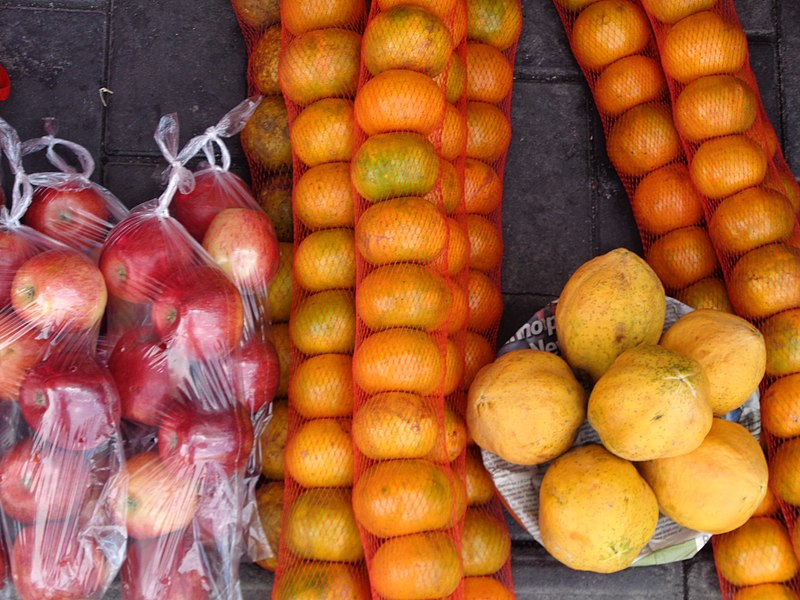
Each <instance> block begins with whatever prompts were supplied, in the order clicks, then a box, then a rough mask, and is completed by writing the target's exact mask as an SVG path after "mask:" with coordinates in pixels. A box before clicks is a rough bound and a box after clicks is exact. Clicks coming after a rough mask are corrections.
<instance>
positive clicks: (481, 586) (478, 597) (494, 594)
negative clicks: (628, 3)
mask: <svg viewBox="0 0 800 600" xmlns="http://www.w3.org/2000/svg"><path fill="white" fill-rule="evenodd" d="M589 1H590V2H593V1H594V0H589ZM514 598H515V596H514V594H512V593H511V592H510V591H509V590H508V588H506V587H505V586H504V585H503V584H502V583H500V582H499V581H498V580H497V579H492V578H491V577H465V578H464V600H514Z"/></svg>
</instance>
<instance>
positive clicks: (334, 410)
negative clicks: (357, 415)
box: [289, 354, 353, 419]
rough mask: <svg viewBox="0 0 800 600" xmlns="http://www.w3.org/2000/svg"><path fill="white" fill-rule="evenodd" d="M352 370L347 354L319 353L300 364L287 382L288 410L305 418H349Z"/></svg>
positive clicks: (351, 400) (350, 413)
mask: <svg viewBox="0 0 800 600" xmlns="http://www.w3.org/2000/svg"><path fill="white" fill-rule="evenodd" d="M352 371H353V361H352V358H351V357H350V356H349V355H348V354H319V355H317V356H312V357H310V358H308V359H307V360H304V361H302V362H301V363H300V364H299V365H298V366H297V367H296V368H295V370H294V372H293V373H292V376H291V379H290V380H289V396H290V397H291V398H292V407H293V408H294V410H295V411H297V412H298V413H299V414H300V415H302V416H304V417H306V418H308V419H317V418H322V417H350V416H352V414H353V374H352Z"/></svg>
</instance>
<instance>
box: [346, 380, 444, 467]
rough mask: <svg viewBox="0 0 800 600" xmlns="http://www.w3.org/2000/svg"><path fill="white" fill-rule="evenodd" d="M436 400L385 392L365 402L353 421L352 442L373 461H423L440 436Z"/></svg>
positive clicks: (402, 393)
mask: <svg viewBox="0 0 800 600" xmlns="http://www.w3.org/2000/svg"><path fill="white" fill-rule="evenodd" d="M436 408H437V407H436V402H435V400H429V399H425V398H423V397H422V396H418V395H416V394H408V393H404V392H385V393H382V394H375V395H374V396H372V397H370V398H369V399H368V400H367V401H366V402H364V403H363V404H362V405H361V406H360V408H359V409H358V410H357V411H356V414H355V416H354V417H353V441H354V442H355V444H356V446H358V450H359V452H361V453H362V454H363V455H364V456H366V457H368V458H372V459H374V460H389V459H392V458H424V457H425V456H427V455H428V453H429V452H430V451H431V450H432V449H433V446H434V444H435V443H436V440H437V437H438V435H439V423H438V415H437V410H436Z"/></svg>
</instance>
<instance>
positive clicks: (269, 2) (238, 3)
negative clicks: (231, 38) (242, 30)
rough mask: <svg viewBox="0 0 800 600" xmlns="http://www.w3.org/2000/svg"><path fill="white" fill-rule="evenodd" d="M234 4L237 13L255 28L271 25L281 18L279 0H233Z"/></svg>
mask: <svg viewBox="0 0 800 600" xmlns="http://www.w3.org/2000/svg"><path fill="white" fill-rule="evenodd" d="M232 4H233V9H234V10H235V11H236V15H237V16H238V17H239V18H240V19H241V20H242V22H243V23H244V24H245V25H247V26H248V27H252V28H253V29H261V28H262V27H269V26H270V25H274V24H275V23H279V22H280V20H281V10H280V2H279V1H278V0H266V1H265V0H233V2H232Z"/></svg>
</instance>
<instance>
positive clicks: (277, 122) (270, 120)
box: [240, 96, 292, 171]
mask: <svg viewBox="0 0 800 600" xmlns="http://www.w3.org/2000/svg"><path fill="white" fill-rule="evenodd" d="M240 140H241V142H242V148H243V149H244V151H245V152H246V153H247V156H249V157H251V158H252V159H253V161H255V162H256V163H257V164H258V165H259V166H260V167H261V168H262V169H266V170H267V171H276V170H278V169H282V168H290V167H291V166H292V143H291V141H290V139H289V113H288V112H287V110H286V104H284V102H283V98H281V97H280V96H272V97H268V98H263V99H262V100H261V103H260V104H259V105H258V108H256V110H255V112H253V114H252V115H251V116H250V118H249V119H248V120H247V124H246V125H245V126H244V129H242V133H241V136H240Z"/></svg>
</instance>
